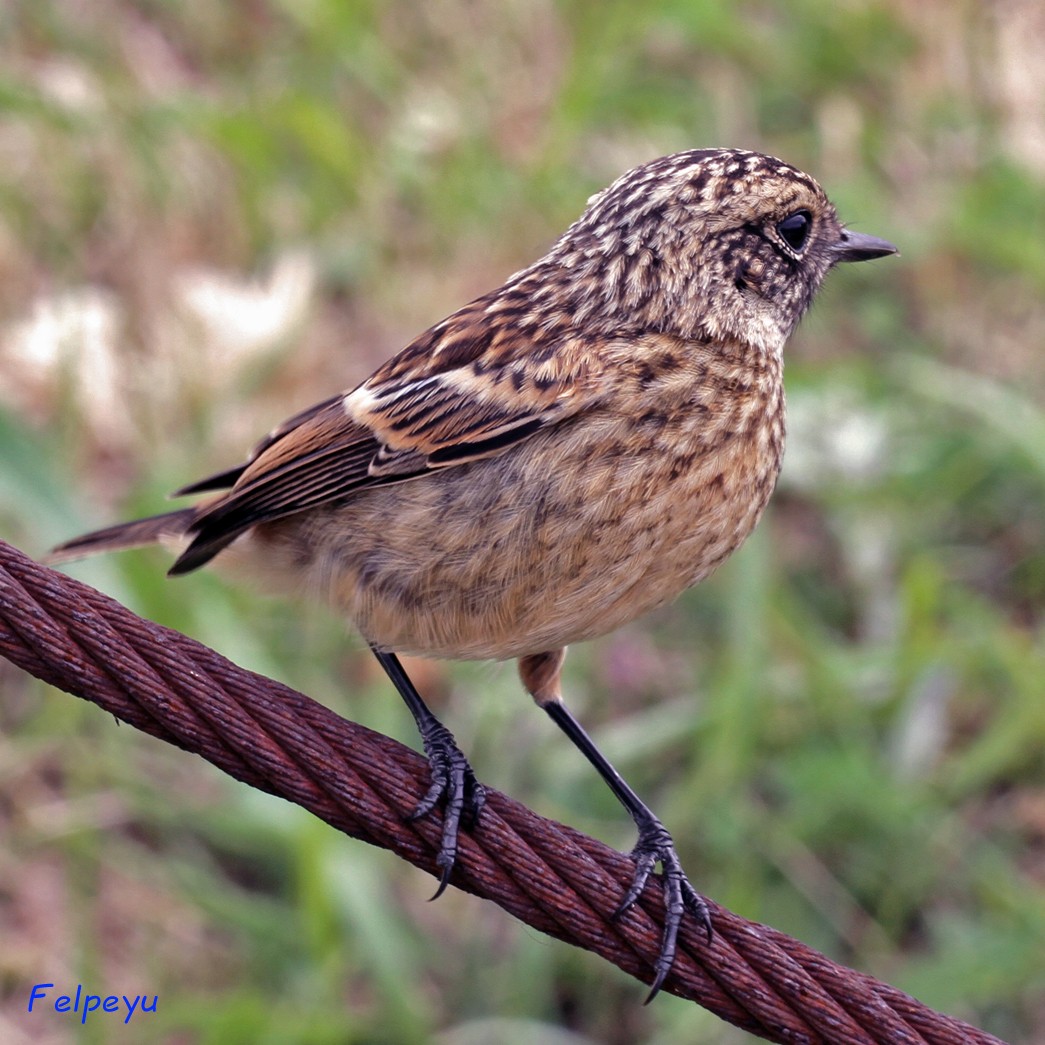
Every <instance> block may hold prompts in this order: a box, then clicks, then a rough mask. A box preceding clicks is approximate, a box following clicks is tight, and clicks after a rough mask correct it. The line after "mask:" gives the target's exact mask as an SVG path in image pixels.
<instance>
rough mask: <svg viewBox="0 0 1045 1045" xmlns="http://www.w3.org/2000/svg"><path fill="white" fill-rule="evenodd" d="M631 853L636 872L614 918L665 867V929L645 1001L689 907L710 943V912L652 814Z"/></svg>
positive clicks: (662, 975) (667, 964)
mask: <svg viewBox="0 0 1045 1045" xmlns="http://www.w3.org/2000/svg"><path fill="white" fill-rule="evenodd" d="M631 856H632V859H633V860H634V861H635V873H634V875H633V876H632V879H631V885H630V886H629V887H628V891H627V892H626V893H625V894H624V899H623V900H621V902H620V904H619V906H618V907H617V910H616V911H614V913H613V917H614V918H619V917H620V916H621V915H622V914H624V912H625V911H627V910H628V908H629V907H631V906H632V905H633V904H634V903H635V901H636V900H637V899H638V898H639V896H640V895H641V894H642V890H643V889H644V888H645V886H646V880H647V879H648V878H649V876H650V873H651V872H652V871H653V868H654V866H655V865H656V864H657V863H660V865H661V866H662V867H663V869H664V876H663V877H664V932H663V935H662V936H661V940H660V953H659V954H658V955H657V960H656V962H655V963H654V966H653V971H654V976H653V983H652V984H651V986H650V992H649V994H648V995H647V996H646V1001H645V1004H646V1005H648V1004H649V1003H650V1002H651V1001H653V999H654V998H655V997H656V996H657V994H658V993H659V992H660V988H661V987H662V986H663V984H664V980H665V979H666V978H667V975H668V973H669V972H670V971H671V966H672V965H673V964H674V962H675V954H676V952H677V950H678V931H679V926H680V925H681V924H682V918H683V916H684V915H685V913H686V912H687V911H688V912H689V913H690V914H691V915H693V917H694V918H696V920H697V921H698V922H699V923H700V924H701V925H702V926H703V927H704V931H705V932H706V933H707V937H708V943H710V942H711V936H712V927H711V912H710V911H709V910H708V905H707V904H706V903H705V902H704V898H703V897H702V896H701V895H700V894H699V893H698V892H697V891H696V889H694V888H693V886H692V885H690V881H689V879H688V878H687V877H686V873H685V871H683V870H682V863H681V861H680V860H679V856H678V853H677V852H676V851H675V842H674V840H673V839H672V837H671V835H670V834H669V833H668V830H667V828H665V827H664V825H663V824H662V823H661V822H660V821H659V820H658V819H657V818H656V817H654V816H652V815H651V816H650V818H649V820H648V821H646V822H644V823H641V824H639V840H638V842H637V843H636V845H635V848H634V849H632V851H631Z"/></svg>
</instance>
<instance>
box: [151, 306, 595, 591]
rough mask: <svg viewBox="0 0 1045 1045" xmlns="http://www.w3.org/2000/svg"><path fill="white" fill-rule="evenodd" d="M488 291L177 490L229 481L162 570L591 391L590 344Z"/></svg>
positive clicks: (495, 435)
mask: <svg viewBox="0 0 1045 1045" xmlns="http://www.w3.org/2000/svg"><path fill="white" fill-rule="evenodd" d="M504 300H505V299H504V296H503V291H502V294H501V295H496V294H494V295H488V296H487V297H485V298H480V299H478V300H477V301H475V302H473V303H472V304H471V305H467V306H465V308H463V309H461V310H460V311H459V312H457V313H455V314H454V315H453V316H451V317H450V318H449V319H447V320H444V321H443V322H442V323H439V324H437V325H436V326H435V327H432V328H431V329H430V330H428V331H426V332H425V333H424V334H422V335H421V336H420V337H419V338H417V339H416V340H415V341H413V342H412V343H411V344H410V345H408V346H407V347H406V348H405V349H403V351H402V352H400V353H399V354H398V355H396V356H394V357H393V358H392V359H391V360H389V361H388V362H387V363H386V364H384V365H383V366H382V367H381V368H379V369H378V370H377V371H376V372H375V373H374V374H373V375H372V376H371V377H370V378H369V379H368V380H367V381H365V382H363V384H361V385H360V386H358V387H357V388H356V389H355V390H353V391H352V392H349V393H348V394H346V395H342V396H335V397H333V398H332V399H328V400H325V401H324V402H322V403H319V404H317V405H316V406H315V407H312V408H310V409H308V410H305V411H303V412H302V413H300V414H298V415H296V416H295V417H294V418H291V419H290V420H289V421H287V422H285V423H284V424H283V425H281V426H280V427H279V428H278V429H276V430H275V431H274V432H273V433H272V434H270V435H269V436H267V437H266V438H265V439H264V440H263V441H262V442H261V443H260V444H258V446H257V447H256V448H255V450H254V452H253V453H252V454H251V456H250V459H249V460H248V461H247V463H246V464H244V465H242V466H240V467H239V468H234V469H230V470H228V471H226V472H221V473H219V474H218V475H216V476H211V477H210V478H209V479H205V480H202V481H201V482H199V483H194V484H193V485H191V486H189V487H186V488H185V489H184V490H183V491H179V492H186V493H191V492H199V491H201V490H209V489H214V488H215V485H216V484H219V483H228V482H229V481H231V482H232V483H233V485H232V488H231V489H230V490H229V491H228V492H227V493H225V494H224V495H222V496H221V497H219V498H218V499H216V500H215V501H212V502H211V503H210V504H208V505H205V506H203V507H202V508H201V509H200V512H199V515H198V516H197V518H196V520H195V521H194V523H193V524H192V526H191V527H190V532H191V534H192V535H193V539H192V542H191V543H190V545H189V546H188V548H186V550H185V551H184V552H183V553H182V555H181V556H180V557H179V558H178V560H177V562H175V564H174V566H173V567H172V569H171V572H172V573H186V572H188V571H190V570H193V569H195V568H196V567H198V566H201V565H203V564H204V563H205V562H207V561H208V560H209V559H210V558H211V557H212V556H214V555H215V554H216V553H217V552H218V551H220V550H221V549H222V548H224V547H225V546H226V545H227V544H229V543H230V542H231V541H232V540H233V539H234V538H235V537H236V536H238V535H239V534H240V533H242V532H243V531H244V530H246V529H248V528H249V527H251V526H254V525H256V524H258V523H261V522H268V521H272V520H274V519H278V518H281V517H284V516H287V515H292V514H295V513H297V512H300V511H303V510H305V509H308V508H315V507H319V506H322V505H328V504H336V503H338V502H339V501H344V499H345V498H346V497H348V496H350V495H351V494H352V493H354V492H355V491H357V490H360V489H362V488H365V487H369V486H374V485H378V484H385V483H390V482H402V481H405V480H407V479H414V478H417V477H419V476H422V475H424V474H426V473H428V472H430V471H432V470H433V469H438V468H445V467H449V466H453V465H459V464H463V463H465V462H467V461H475V460H478V459H480V458H483V457H489V456H491V455H494V454H497V453H502V452H504V451H505V450H506V449H507V448H508V447H510V446H512V445H514V444H515V443H517V442H519V441H520V440H522V439H526V438H528V437H529V436H532V435H533V434H534V433H536V432H537V431H539V430H541V429H542V428H545V427H547V426H548V425H550V424H554V423H557V422H559V421H561V420H562V419H564V418H565V417H568V416H570V415H571V414H573V413H575V412H577V411H578V410H579V409H581V407H582V406H584V405H586V404H588V403H590V402H592V401H593V400H594V396H593V394H592V393H591V391H590V389H591V387H592V384H593V382H591V381H590V380H589V378H590V365H589V364H588V362H587V358H588V356H589V353H585V352H584V351H583V345H582V344H581V343H580V342H579V341H578V340H577V339H575V338H572V337H570V336H568V335H567V334H566V332H565V331H564V330H556V329H554V328H545V329H543V330H531V331H527V332H525V333H523V332H521V331H520V329H519V316H520V313H519V311H518V310H517V309H514V308H510V307H506V306H505V304H504Z"/></svg>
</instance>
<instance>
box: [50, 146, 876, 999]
mask: <svg viewBox="0 0 1045 1045" xmlns="http://www.w3.org/2000/svg"><path fill="white" fill-rule="evenodd" d="M894 250H895V248H893V247H892V246H891V245H890V244H888V243H885V242H884V241H882V240H876V239H874V238H873V237H870V236H865V235H859V234H855V233H850V232H847V231H846V230H845V228H844V227H843V226H842V225H841V224H840V223H839V221H838V218H837V216H836V214H835V210H834V208H833V207H832V206H831V204H830V202H829V201H828V200H827V198H826V196H825V195H824V193H823V191H822V190H821V189H820V187H819V186H818V185H817V183H816V182H815V181H813V180H812V179H811V178H810V177H809V176H808V175H805V174H803V173H801V172H800V171H798V170H796V169H795V168H794V167H791V166H789V165H788V164H786V163H782V162H781V161H780V160H776V159H773V158H771V157H767V156H762V155H759V154H757V153H751V152H743V151H739V150H700V151H690V152H683V153H679V154H677V155H674V156H667V157H664V158H662V159H659V160H654V161H653V162H651V163H648V164H646V165H644V166H642V167H639V168H636V169H635V170H633V171H630V172H629V173H627V174H625V175H624V176H623V177H621V178H620V179H618V180H617V181H616V182H614V184H613V185H611V186H610V187H609V188H608V189H606V190H604V191H603V192H601V193H599V194H598V195H596V196H594V197H593V198H592V199H591V200H590V201H589V204H588V208H587V210H585V212H584V214H583V215H582V216H581V217H580V219H578V221H577V222H575V223H574V224H573V225H572V226H571V227H570V228H569V229H568V230H567V231H566V232H565V233H564V235H563V236H562V237H561V238H560V239H559V240H558V242H557V243H556V244H555V245H554V246H553V247H552V249H551V250H550V251H549V252H548V254H546V255H545V256H544V257H543V258H541V259H540V260H539V261H537V262H536V263H535V264H533V265H531V266H530V267H529V268H526V269H523V270H522V271H521V272H518V273H516V274H515V275H514V276H512V277H511V278H510V279H509V280H508V281H507V282H506V283H505V284H504V285H503V286H502V287H499V288H498V289H497V290H494V291H492V292H491V293H489V294H486V295H484V296H482V297H480V298H477V299H476V300H475V301H473V302H471V303H470V304H468V305H466V306H464V308H462V309H460V310H459V311H457V312H455V313H454V314H453V315H451V316H449V317H448V318H447V319H444V320H443V321H442V322H441V323H437V324H436V325H435V326H433V327H431V328H430V329H429V330H427V331H426V332H425V333H423V334H422V335H420V336H419V337H418V338H417V339H415V340H414V341H413V342H412V343H411V344H409V345H407V347H406V348H404V349H403V350H402V351H401V352H400V353H399V354H398V355H396V356H395V357H393V358H392V359H391V360H389V361H388V362H387V363H385V364H384V366H382V367H380V368H379V369H378V370H377V371H376V372H375V373H374V374H373V375H372V376H371V377H370V378H369V379H368V380H367V381H365V382H363V384H361V385H360V386H358V387H357V388H355V389H354V390H352V391H350V392H348V393H347V394H345V395H339V396H335V397H333V398H331V399H328V400H326V401H324V402H322V403H320V404H318V405H317V406H315V407H314V408H312V409H310V410H306V411H304V412H303V413H301V414H298V415H297V416H296V417H294V418H292V419H291V420H290V421H288V422H286V423H285V424H284V425H282V426H281V427H280V428H279V429H277V430H276V431H275V432H273V433H272V434H271V435H270V436H268V437H267V438H266V439H265V440H263V441H262V442H261V443H260V444H259V445H258V447H257V448H256V449H255V451H254V453H253V454H252V455H251V457H250V460H249V461H248V462H247V463H246V464H244V465H243V466H241V467H239V468H236V469H232V470H230V471H228V472H225V473H222V474H220V475H218V476H215V477H212V478H211V479H209V480H204V481H203V482H201V483H198V484H195V485H194V486H192V487H189V488H187V489H186V491H183V492H203V491H206V490H212V489H221V488H223V487H230V489H228V491H227V492H225V493H222V494H220V495H219V496H217V497H216V498H214V499H212V500H210V501H207V502H204V503H203V504H201V505H200V506H198V507H197V508H195V509H186V510H184V511H182V512H178V513H171V514H170V515H168V516H161V517H157V519H155V520H147V521H144V522H142V521H139V522H136V523H130V524H126V525H125V526H123V527H113V528H110V529H109V530H106V531H101V532H100V533H98V534H94V535H87V536H86V537H84V538H80V539H78V540H76V541H72V542H70V543H69V544H67V545H64V546H63V548H61V549H59V551H58V554H59V556H60V557H71V556H72V555H75V554H79V553H82V552H84V551H88V550H95V549H96V548H99V547H116V546H127V545H129V544H134V543H142V542H143V541H145V540H150V539H156V538H158V537H160V536H166V535H175V536H177V535H184V536H186V537H187V538H188V539H189V543H188V546H187V548H185V550H184V551H183V552H182V554H181V556H180V558H179V559H178V560H177V562H176V563H175V565H174V567H173V569H172V571H171V572H172V573H183V572H187V571H188V570H191V569H195V568H196V567H198V566H200V565H202V564H204V563H205V562H207V561H208V560H209V559H210V558H212V557H213V556H214V555H215V554H217V553H218V552H220V551H222V550H223V549H225V548H226V547H227V546H231V547H229V552H228V554H229V556H230V557H235V558H236V559H239V560H241V561H243V562H244V563H245V564H246V566H247V568H248V569H249V570H250V572H251V573H252V574H254V575H255V576H257V577H259V578H260V579H261V582H262V583H263V584H266V585H279V586H288V585H289V586H291V587H294V588H297V589H300V590H304V591H305V592H307V593H311V594H315V593H318V594H320V595H321V596H323V597H324V598H326V599H328V600H330V601H332V602H333V603H334V604H335V605H336V606H338V607H340V608H341V609H342V610H343V611H344V612H345V613H346V615H347V616H348V618H349V619H350V620H351V621H352V622H353V624H354V625H355V626H356V627H357V628H358V629H359V630H360V632H361V633H362V634H363V636H364V637H365V638H366V639H367V641H368V642H369V643H370V644H371V645H372V646H373V647H374V649H375V652H377V653H378V656H379V659H381V660H382V663H383V664H384V665H385V666H386V668H387V669H389V671H390V674H391V675H392V678H393V681H395V682H396V685H397V687H398V688H400V692H402V693H403V695H404V696H405V697H406V699H407V701H408V703H409V704H410V705H411V709H412V710H413V712H414V714H415V717H417V719H418V724H419V726H420V727H421V729H422V735H423V736H424V738H425V744H426V748H427V749H428V752H429V756H430V759H431V761H432V764H433V788H432V790H431V791H430V792H429V795H428V796H426V799H425V801H424V802H423V803H422V806H421V807H420V809H419V812H420V813H425V812H427V811H428V810H429V809H431V808H432V806H433V805H434V804H435V802H436V800H437V799H439V798H441V797H445V798H446V801H447V808H448V812H447V817H446V826H445V828H444V847H443V851H442V853H441V854H440V862H441V864H442V866H443V868H444V884H445V880H446V878H447V876H448V875H449V873H450V869H451V868H452V864H453V859H454V855H455V852H456V832H457V826H456V825H457V819H458V818H459V817H460V815H461V813H462V812H467V811H468V810H469V809H471V811H472V812H473V813H474V814H475V815H477V814H478V810H479V808H480V806H481V801H482V791H481V788H480V787H479V785H478V784H477V783H475V781H474V778H473V777H472V776H471V772H470V770H469V769H468V767H467V763H466V762H465V761H464V758H463V756H461V755H460V752H459V751H457V749H456V746H455V745H453V742H452V738H449V734H446V732H445V730H442V727H441V726H438V723H435V720H434V719H432V718H431V715H430V712H428V711H427V709H425V708H424V706H423V704H421V703H420V698H419V697H417V696H416V694H415V693H413V691H412V688H410V693H407V692H406V691H405V690H406V689H407V688H409V682H408V681H406V682H404V681H403V679H402V678H398V677H397V674H396V668H397V662H396V661H395V658H394V656H391V653H392V652H393V651H399V652H407V653H412V654H419V655H422V656H425V655H427V656H438V657H456V658H493V659H505V658H509V657H518V658H520V672H521V675H522V679H523V682H524V684H525V685H526V687H527V689H528V690H529V692H530V693H531V695H533V696H534V698H535V699H536V700H537V701H538V703H540V704H541V705H542V706H543V707H545V709H546V710H548V711H549V713H550V714H551V715H552V717H553V718H554V719H555V720H556V722H557V723H558V724H559V725H560V726H562V728H563V729H564V730H565V731H566V732H567V733H568V735H570V737H571V739H573V740H574V741H575V742H576V743H578V745H579V746H580V747H581V748H582V750H584V752H585V754H586V755H587V757H588V758H589V759H591V760H592V761H593V763H594V764H595V765H596V767H597V768H598V769H599V772H600V773H602V774H603V776H604V777H606V779H607V780H608V782H609V783H610V786H611V787H613V789H614V791H615V793H617V795H618V797H619V798H620V799H621V801H622V802H623V803H624V804H625V806H626V807H627V808H628V809H629V812H631V814H632V816H633V817H634V818H635V820H636V823H637V825H638V827H639V833H640V837H639V844H638V846H637V847H636V849H635V851H634V852H635V858H636V862H637V871H636V878H635V881H634V882H633V884H632V888H631V889H630V890H629V892H628V894H627V896H626V897H625V900H624V903H623V905H622V906H627V905H628V904H629V903H631V902H632V901H633V900H634V898H635V896H637V894H638V892H639V891H640V890H641V888H642V885H643V884H644V882H645V880H646V876H647V875H648V874H649V871H650V869H651V868H652V866H653V864H654V863H655V862H656V861H658V860H659V861H662V862H663V865H664V869H665V880H666V882H665V890H666V897H667V901H668V904H669V908H671V911H672V914H671V916H670V917H669V919H668V924H667V927H666V930H665V940H664V947H663V951H662V954H661V958H660V960H659V961H658V963H657V968H656V970H655V972H656V975H655V979H654V993H655V991H656V989H657V988H659V985H660V983H661V982H662V981H663V978H664V976H665V975H666V974H667V971H668V969H669V968H670V965H671V961H672V959H673V956H674V949H675V933H676V931H677V926H678V921H679V919H680V918H681V914H682V909H683V907H685V908H688V909H689V910H690V911H691V912H692V913H693V914H695V915H696V916H697V917H700V918H702V919H704V920H705V922H706V920H707V914H706V908H705V907H704V905H703V902H702V901H701V900H700V899H699V897H698V896H697V895H696V893H695V892H694V891H693V890H692V888H691V887H690V886H689V883H688V881H687V880H686V878H685V876H684V874H683V873H682V871H681V868H680V867H679V864H678V858H677V856H676V855H675V852H674V848H673V846H672V843H671V838H670V836H669V835H668V834H667V832H666V831H665V830H664V829H663V827H662V826H661V825H660V824H659V822H658V821H657V820H656V818H655V817H653V814H652V813H650V811H649V810H648V809H647V808H646V807H645V806H644V805H642V803H641V802H640V801H639V800H638V798H637V797H636V796H635V795H634V793H633V792H631V791H630V789H628V788H627V785H626V784H624V783H623V781H621V780H620V778H619V777H617V776H616V774H615V772H614V771H613V770H612V767H610V766H609V765H608V763H606V762H605V760H604V759H603V758H602V756H601V755H599V754H598V752H596V751H594V748H593V746H591V744H590V741H589V740H587V738H586V737H585V735H584V734H583V731H582V730H581V729H580V726H579V725H577V723H576V722H575V721H574V720H573V719H572V717H570V716H569V713H568V712H567V711H566V710H565V708H564V707H563V705H562V704H561V700H560V693H559V669H560V666H561V663H562V655H563V651H564V649H565V647H566V646H567V645H568V644H569V643H572V642H577V641H580V640H582V639H587V638H591V637H593V636H595V635H600V634H604V633H606V632H608V631H611V630H612V629H614V628H616V627H618V626H619V625H621V624H623V623H625V622H627V621H629V620H632V619H633V618H635V617H637V616H639V615H640V614H643V613H645V612H647V611H648V610H650V609H652V608H654V607H656V606H659V605H661V604H663V603H665V602H667V601H669V600H671V599H673V598H674V597H675V596H677V595H678V594H679V593H680V592H681V591H683V590H684V589H685V588H687V587H689V586H690V585H692V584H695V583H697V582H698V581H700V580H701V579H702V578H703V577H705V576H707V574H708V573H710V572H711V571H712V570H713V569H714V568H715V567H716V566H718V565H719V564H720V563H721V562H722V561H723V560H724V559H725V558H726V557H727V556H728V555H729V554H730V553H731V552H732V551H733V550H734V549H736V548H737V546H738V545H739V544H740V543H741V542H742V541H743V540H744V538H745V537H747V535H748V534H749V533H750V532H751V530H752V528H753V527H754V526H755V524H756V522H757V521H758V519H759V516H760V515H761V514H762V511H763V509H764V508H765V505H766V502H767V501H768V499H769V496H770V494H771V492H772V490H773V486H774V484H775V482H776V478H777V475H778V472H779V470H780V462H781V455H782V453H783V445H784V394H783V384H782V370H783V356H782V353H783V347H784V343H785V341H786V340H787V338H788V336H789V335H790V334H791V332H792V331H793V330H794V328H795V325H796V324H797V323H798V321H799V319H800V318H801V316H802V314H803V313H804V312H805V310H806V309H807V308H808V306H809V304H810V302H811V301H812V299H813V296H814V294H815V293H816V291H817V289H818V288H819V286H820V284H821V282H822V281H823V279H824V276H825V275H826V274H827V272H828V270H829V269H830V268H831V266H832V265H834V264H835V263H836V262H838V261H856V260H862V259H867V258H874V257H880V256H882V255H885V254H889V253H893V252H894ZM403 678H405V676H403ZM437 727H438V728H437ZM439 730H442V732H441V733H440V732H439ZM448 738H449V739H448Z"/></svg>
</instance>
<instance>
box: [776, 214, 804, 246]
mask: <svg viewBox="0 0 1045 1045" xmlns="http://www.w3.org/2000/svg"><path fill="white" fill-rule="evenodd" d="M812 227H813V216H812V215H811V214H810V213H809V211H807V210H796V211H795V213H794V214H789V215H788V216H787V217H786V218H784V220H783V221H782V222H780V223H779V224H778V225H777V227H776V230H777V232H779V233H780V238H781V239H782V240H783V241H784V242H785V243H786V244H787V245H788V246H789V247H790V248H791V249H792V250H793V251H794V252H795V253H796V254H801V253H802V251H803V250H804V249H805V245H806V240H808V239H809V230H810V229H811V228H812Z"/></svg>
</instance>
